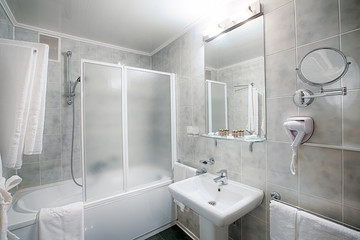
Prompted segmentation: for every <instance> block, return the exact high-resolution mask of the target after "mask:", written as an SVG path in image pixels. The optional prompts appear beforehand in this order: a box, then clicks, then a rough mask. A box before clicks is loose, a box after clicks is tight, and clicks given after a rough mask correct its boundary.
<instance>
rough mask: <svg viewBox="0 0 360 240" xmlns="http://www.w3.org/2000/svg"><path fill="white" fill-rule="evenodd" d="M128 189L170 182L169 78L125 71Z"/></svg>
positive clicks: (167, 76) (147, 72) (133, 70)
mask: <svg viewBox="0 0 360 240" xmlns="http://www.w3.org/2000/svg"><path fill="white" fill-rule="evenodd" d="M126 70H127V72H126V76H127V112H128V118H127V119H128V120H127V122H128V166H129V170H128V171H129V172H128V187H129V188H133V187H136V186H140V185H144V184H147V183H150V182H153V181H157V180H161V179H166V178H169V179H170V178H171V174H172V173H171V167H172V161H171V159H172V152H171V150H172V148H171V95H170V93H171V76H170V74H162V73H158V72H151V71H147V70H141V69H132V68H130V69H126Z"/></svg>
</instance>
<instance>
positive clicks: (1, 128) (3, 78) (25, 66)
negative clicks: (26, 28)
mask: <svg viewBox="0 0 360 240" xmlns="http://www.w3.org/2000/svg"><path fill="white" fill-rule="evenodd" d="M37 52H38V51H37V49H35V48H30V47H25V46H24V47H23V46H15V45H11V44H4V43H0V61H1V64H0V116H1V124H0V132H1V135H0V152H1V154H2V160H3V163H4V166H6V167H8V168H16V169H18V168H20V167H21V164H22V154H23V149H24V141H25V131H26V126H27V122H28V111H29V105H30V104H29V103H30V101H29V99H30V95H31V92H32V86H33V74H34V68H35V66H36V60H37Z"/></svg>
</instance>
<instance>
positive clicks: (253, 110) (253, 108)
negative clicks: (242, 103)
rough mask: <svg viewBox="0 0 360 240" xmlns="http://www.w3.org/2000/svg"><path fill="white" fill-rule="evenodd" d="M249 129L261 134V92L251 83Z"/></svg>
mask: <svg viewBox="0 0 360 240" xmlns="http://www.w3.org/2000/svg"><path fill="white" fill-rule="evenodd" d="M247 128H248V130H249V131H250V132H251V133H253V134H255V135H258V134H259V92H258V90H257V89H256V88H255V87H253V86H252V85H251V84H249V93H248V125H247Z"/></svg>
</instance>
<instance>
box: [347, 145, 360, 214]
mask: <svg viewBox="0 0 360 240" xmlns="http://www.w3.org/2000/svg"><path fill="white" fill-rule="evenodd" d="M359 183H360V152H351V151H344V204H346V205H348V206H351V207H355V208H357V209H360V184H359Z"/></svg>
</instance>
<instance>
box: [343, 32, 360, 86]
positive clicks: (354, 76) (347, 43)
mask: <svg viewBox="0 0 360 240" xmlns="http://www.w3.org/2000/svg"><path fill="white" fill-rule="evenodd" d="M359 39H360V30H357V31H354V32H351V33H347V34H344V35H341V50H342V52H343V53H344V54H345V56H346V57H347V58H348V60H350V61H351V62H352V64H350V67H349V71H348V72H347V73H346V75H345V76H344V78H343V80H342V81H343V85H344V86H346V87H348V88H349V89H354V88H360V72H359V71H360V70H359V69H360V44H359Z"/></svg>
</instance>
